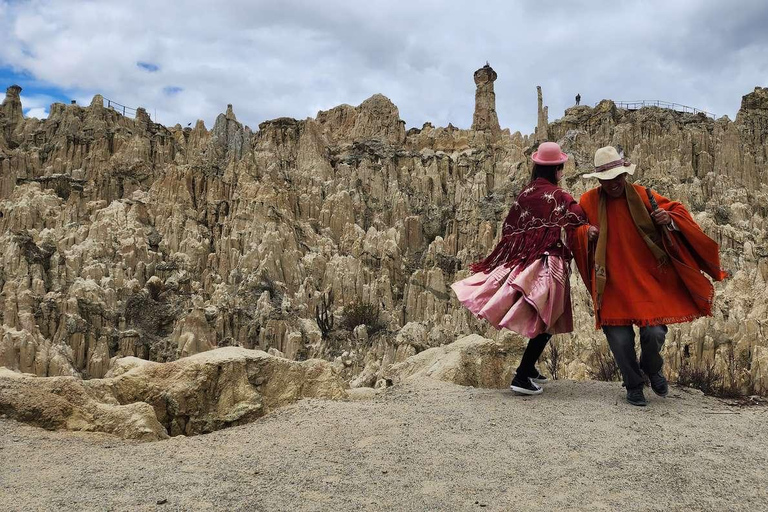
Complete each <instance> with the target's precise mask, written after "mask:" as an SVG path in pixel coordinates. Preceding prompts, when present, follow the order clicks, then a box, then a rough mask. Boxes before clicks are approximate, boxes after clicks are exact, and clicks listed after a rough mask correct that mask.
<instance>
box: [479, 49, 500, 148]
mask: <svg viewBox="0 0 768 512" xmlns="http://www.w3.org/2000/svg"><path fill="white" fill-rule="evenodd" d="M497 76H498V75H497V74H496V72H495V71H494V70H493V68H492V67H491V66H490V65H489V64H486V65H485V66H483V67H481V68H480V69H478V70H477V71H475V85H476V86H477V89H476V90H475V114H474V115H473V116H472V129H473V130H477V131H486V130H487V131H490V132H491V133H492V134H494V135H498V133H499V132H500V131H501V127H500V126H499V117H498V116H497V115H496V93H495V92H493V82H495V81H496V77H497Z"/></svg>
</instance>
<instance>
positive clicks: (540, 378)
mask: <svg viewBox="0 0 768 512" xmlns="http://www.w3.org/2000/svg"><path fill="white" fill-rule="evenodd" d="M531 380H532V381H533V382H535V383H536V384H546V383H547V382H549V379H548V378H547V377H545V376H544V375H542V374H541V372H540V371H539V370H537V369H536V368H534V369H533V375H531Z"/></svg>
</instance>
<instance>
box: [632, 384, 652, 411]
mask: <svg viewBox="0 0 768 512" xmlns="http://www.w3.org/2000/svg"><path fill="white" fill-rule="evenodd" d="M627 402H629V403H630V404H632V405H637V406H638V407H645V406H646V405H648V402H646V401H645V395H644V394H643V386H638V387H636V388H632V389H627Z"/></svg>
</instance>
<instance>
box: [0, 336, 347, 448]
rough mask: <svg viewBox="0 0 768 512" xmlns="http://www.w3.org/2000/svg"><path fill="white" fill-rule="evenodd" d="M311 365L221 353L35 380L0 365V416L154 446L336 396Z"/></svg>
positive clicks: (320, 364) (328, 374) (325, 374)
mask: <svg viewBox="0 0 768 512" xmlns="http://www.w3.org/2000/svg"><path fill="white" fill-rule="evenodd" d="M345 396H346V385H345V384H344V382H343V381H342V380H341V378H340V377H339V375H338V374H337V373H336V371H335V370H334V369H333V368H332V366H331V365H330V364H329V363H327V362H325V361H319V360H310V361H304V362H301V363H299V362H294V361H289V360H287V359H284V358H281V357H274V356H271V355H268V354H266V353H265V352H262V351H254V350H247V349H243V348H237V347H228V348H221V349H218V350H213V351H209V352H206V353H203V354H197V355H195V356H192V357H187V358H183V359H179V360H178V361H176V362H173V363H153V362H150V361H145V360H142V359H137V358H133V357H126V358H123V359H120V360H119V362H117V363H116V365H115V366H114V367H113V369H112V371H111V372H110V374H109V376H108V377H106V378H103V379H92V380H81V379H80V378H77V377H46V378H39V377H34V376H31V375H24V374H18V373H14V372H11V371H9V370H6V369H3V368H0V413H2V414H6V415H8V416H10V417H11V418H14V419H17V420H19V421H23V422H26V423H31V424H34V425H38V426H41V427H44V428H47V429H67V430H82V431H89V432H107V433H110V434H114V435H117V436H120V437H124V438H129V439H139V440H143V441H154V440H158V439H165V438H167V437H168V436H169V435H171V436H175V435H180V434H183V435H195V434H203V433H206V432H212V431H214V430H219V429H221V428H225V427H227V426H230V425H239V424H243V423H247V422H250V421H253V420H255V419H257V418H260V417H261V416H263V415H265V414H267V413H269V412H270V411H272V410H274V409H276V408H278V407H280V406H282V405H285V404H287V403H290V402H293V401H295V400H298V399H300V398H308V397H312V398H344V397H345Z"/></svg>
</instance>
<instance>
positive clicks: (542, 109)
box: [535, 85, 549, 142]
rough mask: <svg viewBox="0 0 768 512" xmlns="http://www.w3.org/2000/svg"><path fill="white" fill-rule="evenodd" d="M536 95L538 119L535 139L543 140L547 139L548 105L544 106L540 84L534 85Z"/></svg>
mask: <svg viewBox="0 0 768 512" xmlns="http://www.w3.org/2000/svg"><path fill="white" fill-rule="evenodd" d="M536 95H537V97H538V113H539V116H538V117H539V119H538V122H537V124H536V137H535V138H536V140H537V141H539V142H544V141H547V140H549V133H548V132H549V107H546V106H544V100H543V98H542V96H541V86H540V85H537V86H536Z"/></svg>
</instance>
